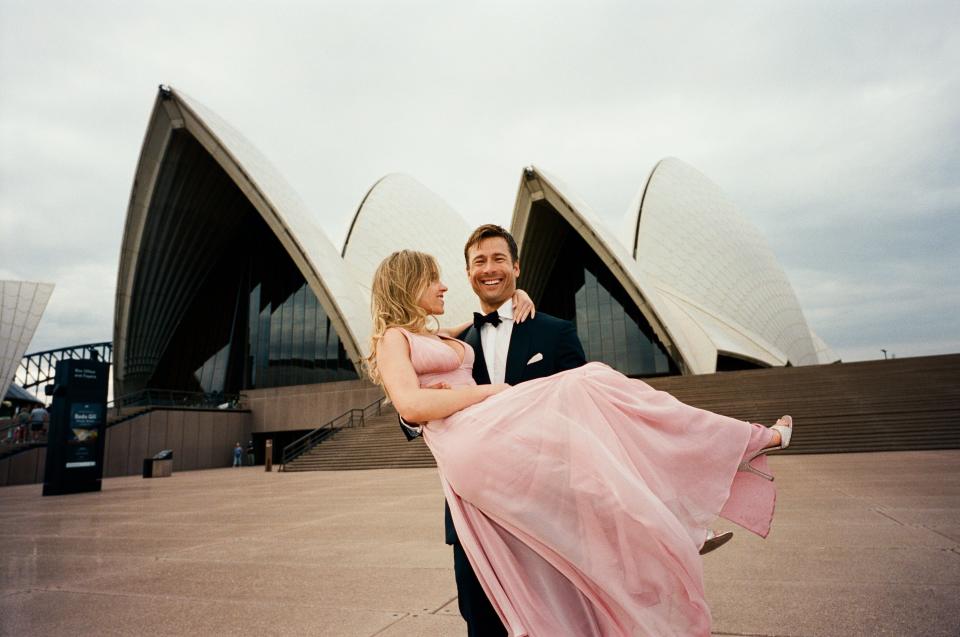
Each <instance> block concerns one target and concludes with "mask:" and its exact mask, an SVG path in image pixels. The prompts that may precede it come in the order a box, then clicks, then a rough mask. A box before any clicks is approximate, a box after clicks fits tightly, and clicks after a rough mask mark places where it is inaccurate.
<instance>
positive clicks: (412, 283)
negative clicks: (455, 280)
mask: <svg viewBox="0 0 960 637" xmlns="http://www.w3.org/2000/svg"><path fill="white" fill-rule="evenodd" d="M439 278H440V268H439V267H438V266H437V260H436V259H434V258H433V257H432V256H430V255H429V254H425V253H423V252H416V251H415V250H399V251H397V252H394V253H393V254H391V255H390V256H388V257H387V258H386V259H384V260H383V261H381V262H380V265H379V266H377V271H376V272H375V273H374V274H373V285H372V286H371V289H370V313H371V316H372V318H373V335H372V336H371V337H370V356H368V357H367V358H366V359H365V360H364V363H365V366H366V370H367V374H368V375H369V376H370V380H372V381H373V382H375V383H377V384H382V379H381V378H380V370H379V369H378V367H377V347H378V346H379V345H380V341H381V340H382V339H383V334H384V332H386V331H387V329H388V328H391V327H402V328H404V329H406V330H409V331H411V332H423V331H436V329H437V326H435V327H434V328H432V329H429V328H427V316H428V315H427V312H426V310H424V309H423V308H422V307H420V306H419V305H417V300H418V299H419V298H420V297H421V296H422V295H423V292H424V290H426V289H427V286H428V285H430V284H431V283H433V282H434V281H436V280H437V279H439ZM434 320H436V319H434Z"/></svg>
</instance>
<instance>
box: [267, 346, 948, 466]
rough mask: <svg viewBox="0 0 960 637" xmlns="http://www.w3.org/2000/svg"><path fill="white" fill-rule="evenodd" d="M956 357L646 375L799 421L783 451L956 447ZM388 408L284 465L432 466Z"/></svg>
mask: <svg viewBox="0 0 960 637" xmlns="http://www.w3.org/2000/svg"><path fill="white" fill-rule="evenodd" d="M958 378H960V354H951V355H945V356H927V357H918V358H901V359H894V360H888V361H867V362H858V363H844V364H836V365H818V366H807V367H787V368H773V369H763V370H746V371H740V372H723V373H718V374H708V375H703V376H672V377H665V378H654V379H648V380H646V382H647V383H648V384H649V385H650V386H652V387H653V388H654V389H660V390H663V391H668V392H670V393H671V394H673V395H674V396H675V397H676V398H677V399H678V400H681V401H683V402H685V403H687V404H690V405H693V406H695V407H699V408H701V409H708V410H710V411H714V412H716V413H721V414H725V415H728V416H731V417H733V418H739V419H742V420H748V421H750V422H759V423H763V424H766V425H770V424H773V422H774V421H775V420H776V419H777V418H778V417H779V416H781V415H782V414H784V413H789V414H791V415H792V416H793V418H794V422H795V423H796V424H797V432H796V434H795V435H794V439H793V443H792V444H791V447H790V449H787V450H785V451H783V452H779V453H785V454H804V453H843V452H864V451H898V450H924V449H957V448H960V383H958V382H957V379H958ZM434 466H436V462H435V461H434V459H433V456H432V455H431V453H430V450H429V448H427V446H426V444H424V442H423V439H422V438H421V439H417V440H415V441H413V442H407V440H406V438H405V437H404V436H403V434H402V433H401V431H400V427H399V425H398V424H397V416H396V412H394V411H393V409H392V408H390V407H389V406H388V407H386V408H385V409H384V413H383V414H382V415H381V416H377V417H374V418H369V419H367V421H366V422H365V423H364V425H363V426H358V427H353V428H350V429H343V430H341V431H340V432H338V433H337V434H336V435H334V436H333V437H331V438H329V439H327V440H325V441H324V442H323V443H322V444H319V445H317V446H316V447H314V448H313V449H312V450H310V452H308V453H305V454H303V455H302V456H300V457H299V458H297V459H296V460H294V461H293V462H290V463H288V464H287V466H286V467H285V470H286V471H323V470H328V471H333V470H336V471H342V470H352V469H376V468H391V467H434Z"/></svg>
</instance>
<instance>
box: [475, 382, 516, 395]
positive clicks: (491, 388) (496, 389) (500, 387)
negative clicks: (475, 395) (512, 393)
mask: <svg viewBox="0 0 960 637" xmlns="http://www.w3.org/2000/svg"><path fill="white" fill-rule="evenodd" d="M479 387H486V388H487V390H488V393H487V398H490V396H496V395H497V394H499V393H500V392H502V391H506V390H507V389H510V385H509V384H507V383H491V384H489V385H479Z"/></svg>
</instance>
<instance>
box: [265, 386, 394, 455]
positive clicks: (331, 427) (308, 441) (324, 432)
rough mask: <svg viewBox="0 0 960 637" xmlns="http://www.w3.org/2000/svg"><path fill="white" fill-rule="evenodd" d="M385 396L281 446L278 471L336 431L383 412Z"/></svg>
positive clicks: (351, 410) (349, 411)
mask: <svg viewBox="0 0 960 637" xmlns="http://www.w3.org/2000/svg"><path fill="white" fill-rule="evenodd" d="M384 400H385V397H381V398H378V399H377V400H375V401H373V402H372V403H370V404H369V405H367V406H366V407H361V408H353V409H348V410H347V411H345V412H343V413H342V414H340V415H339V416H337V417H336V418H334V419H333V420H331V421H330V422H328V423H325V424H323V425H320V426H319V427H317V428H316V429H314V430H313V431H310V432H308V433H307V434H305V435H303V436H301V437H299V438H297V439H296V440H294V441H293V442H291V443H290V444H289V445H286V446H285V447H284V448H283V452H282V453H281V456H280V471H283V468H284V467H285V466H286V465H287V464H288V463H290V462H293V461H294V460H296V459H297V458H299V457H300V456H302V455H303V454H305V453H307V452H308V451H310V450H311V449H313V448H314V447H316V446H317V445H319V444H320V443H321V442H323V441H324V440H326V439H327V438H329V437H331V436H333V435H334V434H335V433H336V432H337V431H339V430H341V429H346V428H347V427H353V426H359V427H362V426H363V425H364V424H365V423H366V420H367V418H372V417H373V416H379V415H381V414H382V413H383V401H384Z"/></svg>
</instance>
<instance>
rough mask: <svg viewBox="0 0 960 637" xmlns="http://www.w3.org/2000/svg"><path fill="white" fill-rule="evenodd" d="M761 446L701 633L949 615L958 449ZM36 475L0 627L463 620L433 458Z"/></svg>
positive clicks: (15, 536) (946, 621)
mask: <svg viewBox="0 0 960 637" xmlns="http://www.w3.org/2000/svg"><path fill="white" fill-rule="evenodd" d="M771 464H772V466H773V468H774V470H775V471H776V472H777V475H778V477H777V484H778V485H779V487H780V491H779V496H778V502H777V515H776V518H775V521H774V528H773V532H772V533H771V535H770V537H769V539H767V540H765V541H764V540H760V539H759V538H755V537H752V536H750V535H749V534H747V533H746V532H745V531H738V532H737V533H736V537H735V538H734V539H733V541H732V542H731V543H729V544H728V545H727V546H725V547H724V548H722V549H720V550H719V551H717V552H716V553H713V554H711V555H708V556H707V557H705V564H706V584H707V593H708V599H709V602H710V606H711V608H712V611H713V616H714V633H715V634H717V635H751V636H761V635H770V636H778V637H779V636H783V637H787V636H789V637H801V636H811V637H812V636H815V635H816V636H819V635H824V636H826V635H837V636H840V635H843V636H849V635H864V636H866V635H870V636H874V635H895V636H898V637H901V636H914V635H917V636H935V635H945V636H946V635H952V636H955V635H957V634H960V601H958V600H960V451H927V452H899V453H872V454H837V455H820V456H809V455H808V456H784V457H777V458H773V459H772V460H771ZM40 493H41V487H40V485H29V486H18V487H7V488H3V489H0V513H2V515H0V530H2V543H0V635H23V636H25V635H169V636H178V635H329V636H340V635H343V636H357V637H368V636H373V635H376V636H378V637H401V636H413V635H425V636H436V637H443V636H446V635H451V636H452V635H465V632H466V631H465V630H464V625H463V623H462V621H461V619H460V617H459V615H458V614H457V610H456V605H457V602H456V597H455V595H456V590H455V587H454V582H453V572H452V566H451V557H450V549H449V547H447V546H445V545H444V544H443V539H442V527H443V524H442V517H443V516H442V513H443V497H442V494H441V490H440V485H439V482H438V478H437V473H436V470H434V469H396V470H377V471H355V472H314V473H289V474H286V473H267V472H265V471H264V470H263V467H252V468H242V469H216V470H208V471H194V472H185V473H179V474H175V475H174V476H173V477H170V478H160V479H153V480H144V479H142V478H139V477H127V478H112V479H109V480H105V481H104V486H103V491H102V492H100V493H91V494H81V495H72V496H61V497H51V498H43V497H41V495H40ZM718 528H721V529H723V528H732V525H730V524H724V522H723V521H722V520H721V521H720V523H719V524H718Z"/></svg>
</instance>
